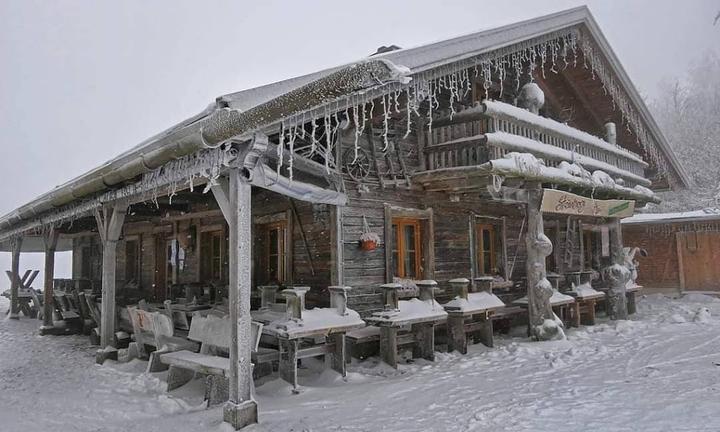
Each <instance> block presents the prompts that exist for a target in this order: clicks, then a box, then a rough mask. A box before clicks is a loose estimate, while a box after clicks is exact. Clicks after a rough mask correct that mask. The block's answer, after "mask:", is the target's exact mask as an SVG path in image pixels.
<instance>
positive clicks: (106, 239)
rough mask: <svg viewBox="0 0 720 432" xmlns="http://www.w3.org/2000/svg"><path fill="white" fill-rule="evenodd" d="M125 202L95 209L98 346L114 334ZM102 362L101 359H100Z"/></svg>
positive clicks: (109, 342) (109, 343)
mask: <svg viewBox="0 0 720 432" xmlns="http://www.w3.org/2000/svg"><path fill="white" fill-rule="evenodd" d="M126 213H127V204H126V203H116V204H115V205H112V206H105V207H103V208H102V209H98V210H96V211H95V220H96V221H97V225H98V232H99V234H100V240H101V241H102V248H103V251H102V254H103V256H102V303H101V308H100V309H101V316H102V318H101V321H102V322H101V323H100V348H101V349H103V350H104V349H107V348H109V347H112V346H113V335H114V334H115V316H116V314H117V313H116V311H115V270H116V267H117V259H116V258H117V242H118V240H120V233H121V232H122V226H123V222H124V221H125V214H126ZM100 362H102V361H100Z"/></svg>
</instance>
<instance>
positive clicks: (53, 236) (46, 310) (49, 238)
mask: <svg viewBox="0 0 720 432" xmlns="http://www.w3.org/2000/svg"><path fill="white" fill-rule="evenodd" d="M43 241H44V243H45V287H44V293H43V297H44V301H43V325H42V327H40V333H41V334H42V333H44V332H47V331H49V330H52V329H53V328H54V327H53V279H54V278H55V249H56V248H57V241H58V231H57V229H55V227H50V228H49V229H48V230H47V231H45V232H44V233H43Z"/></svg>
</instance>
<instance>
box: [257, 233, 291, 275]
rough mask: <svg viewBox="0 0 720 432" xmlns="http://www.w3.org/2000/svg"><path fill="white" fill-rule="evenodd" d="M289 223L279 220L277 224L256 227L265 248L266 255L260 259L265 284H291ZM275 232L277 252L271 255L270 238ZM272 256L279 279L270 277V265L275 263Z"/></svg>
mask: <svg viewBox="0 0 720 432" xmlns="http://www.w3.org/2000/svg"><path fill="white" fill-rule="evenodd" d="M288 228H289V227H288V222H287V220H285V219H283V220H279V221H276V222H270V223H266V224H261V225H258V226H257V227H256V229H258V231H260V232H261V235H262V236H263V246H264V251H263V252H264V253H263V255H262V256H260V257H258V258H259V260H258V261H259V262H260V264H261V265H262V266H263V269H262V272H263V275H264V276H265V278H266V279H268V280H266V281H264V282H263V283H270V282H274V283H278V284H286V283H288V282H289V280H290V278H289V274H288V265H287V262H288V254H289V253H290V252H289V250H288V240H287V236H288ZM273 232H277V238H276V241H277V251H276V252H275V253H274V254H271V252H270V246H271V242H270V236H271V234H272V233H273ZM271 256H274V257H275V259H274V260H275V264H276V266H275V267H276V270H275V272H276V274H277V277H276V278H275V279H273V278H271V275H270V271H271V268H270V263H271V262H272V261H273V260H271Z"/></svg>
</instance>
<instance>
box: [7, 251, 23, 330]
mask: <svg viewBox="0 0 720 432" xmlns="http://www.w3.org/2000/svg"><path fill="white" fill-rule="evenodd" d="M22 240H23V239H22V237H13V238H12V239H11V240H10V247H11V248H12V264H11V270H10V271H11V272H12V279H11V281H10V318H11V319H19V318H20V315H19V312H20V303H19V301H18V290H19V289H20V250H21V249H22Z"/></svg>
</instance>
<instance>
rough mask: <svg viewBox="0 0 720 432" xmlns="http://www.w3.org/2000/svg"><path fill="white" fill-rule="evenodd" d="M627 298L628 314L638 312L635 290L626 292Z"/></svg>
mask: <svg viewBox="0 0 720 432" xmlns="http://www.w3.org/2000/svg"><path fill="white" fill-rule="evenodd" d="M625 298H627V311H628V315H632V314H634V313H635V312H637V304H636V303H635V292H634V291H633V292H629V293H626V294H625Z"/></svg>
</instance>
